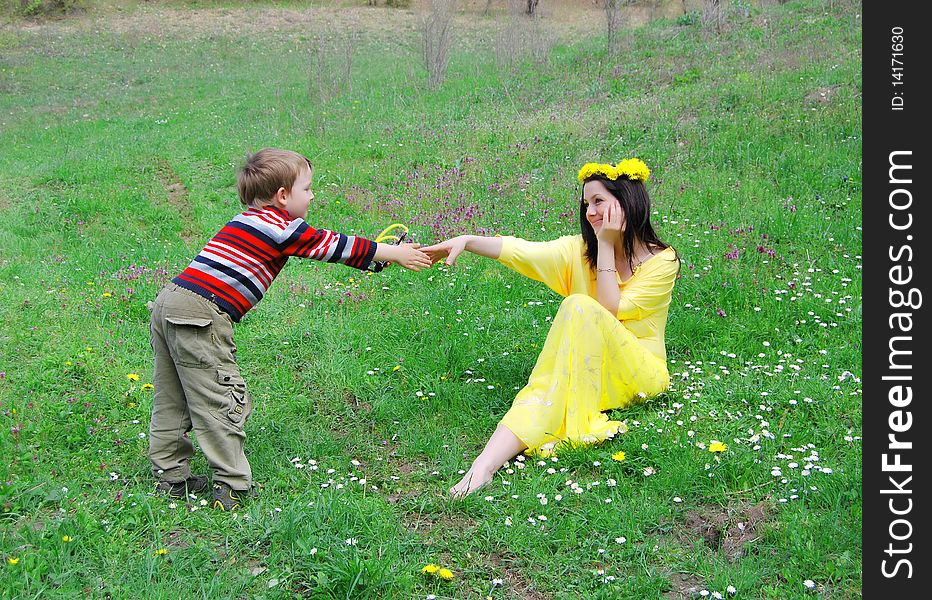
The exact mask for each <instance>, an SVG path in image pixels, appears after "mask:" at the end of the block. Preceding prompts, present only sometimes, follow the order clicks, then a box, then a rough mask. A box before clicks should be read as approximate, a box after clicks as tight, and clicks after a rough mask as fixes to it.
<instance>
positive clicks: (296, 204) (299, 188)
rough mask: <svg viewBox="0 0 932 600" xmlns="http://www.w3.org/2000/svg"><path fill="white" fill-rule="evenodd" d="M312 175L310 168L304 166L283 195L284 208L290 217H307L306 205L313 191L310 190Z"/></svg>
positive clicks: (311, 197)
mask: <svg viewBox="0 0 932 600" xmlns="http://www.w3.org/2000/svg"><path fill="white" fill-rule="evenodd" d="M312 175H313V173H312V172H311V169H310V168H305V169H304V170H303V171H301V174H300V175H298V178H297V179H295V181H294V185H292V186H291V189H290V190H288V192H287V194H286V195H285V202H286V205H285V210H286V211H288V214H289V215H291V218H292V219H299V218H300V219H305V218H307V207H308V206H309V205H310V203H311V200H313V199H314V192H312V191H311V177H312Z"/></svg>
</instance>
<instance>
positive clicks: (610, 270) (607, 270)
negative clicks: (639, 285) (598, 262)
mask: <svg viewBox="0 0 932 600" xmlns="http://www.w3.org/2000/svg"><path fill="white" fill-rule="evenodd" d="M596 271H599V272H602V271H605V272H606V273H617V272H618V271H617V270H615V269H596Z"/></svg>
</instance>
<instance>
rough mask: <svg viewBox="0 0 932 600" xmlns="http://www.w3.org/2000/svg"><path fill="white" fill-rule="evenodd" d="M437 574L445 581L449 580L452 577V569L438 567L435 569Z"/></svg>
mask: <svg viewBox="0 0 932 600" xmlns="http://www.w3.org/2000/svg"><path fill="white" fill-rule="evenodd" d="M437 575H439V576H440V578H441V579H445V580H447V581H450V580H451V579H453V577H454V576H453V571H451V570H450V569H440V570H439V571H437Z"/></svg>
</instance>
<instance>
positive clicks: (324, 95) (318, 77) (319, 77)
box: [308, 24, 360, 102]
mask: <svg viewBox="0 0 932 600" xmlns="http://www.w3.org/2000/svg"><path fill="white" fill-rule="evenodd" d="M359 39H360V35H359V29H358V27H357V26H356V25H355V24H354V25H353V26H351V27H350V28H349V29H347V30H345V31H342V32H338V33H336V34H335V35H327V36H323V35H320V36H315V37H314V38H313V39H312V40H311V43H310V47H309V54H310V57H309V60H308V94H309V95H310V96H311V97H312V98H316V99H317V100H320V101H322V102H326V101H327V100H330V99H331V98H334V97H337V96H340V95H342V94H344V93H352V91H353V63H354V62H355V59H356V52H357V51H358V50H359Z"/></svg>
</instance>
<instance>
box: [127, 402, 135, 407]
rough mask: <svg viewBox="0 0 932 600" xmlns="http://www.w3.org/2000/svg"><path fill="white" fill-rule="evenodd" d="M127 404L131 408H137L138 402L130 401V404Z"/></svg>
mask: <svg viewBox="0 0 932 600" xmlns="http://www.w3.org/2000/svg"><path fill="white" fill-rule="evenodd" d="M127 406H128V407H130V408H136V403H135V402H130V403H129V404H127Z"/></svg>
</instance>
